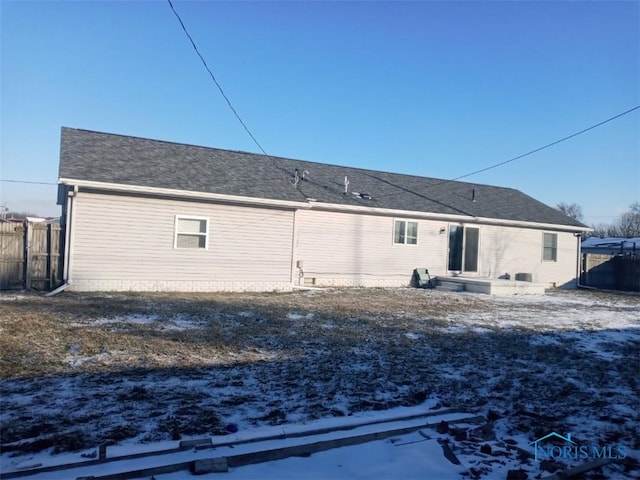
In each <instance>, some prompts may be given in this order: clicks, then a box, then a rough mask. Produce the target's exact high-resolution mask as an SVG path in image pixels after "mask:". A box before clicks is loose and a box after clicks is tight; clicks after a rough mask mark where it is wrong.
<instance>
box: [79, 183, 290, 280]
mask: <svg viewBox="0 0 640 480" xmlns="http://www.w3.org/2000/svg"><path fill="white" fill-rule="evenodd" d="M74 200H75V202H76V203H75V210H76V211H75V222H74V226H73V237H74V239H73V245H72V254H73V267H72V272H71V275H72V281H73V282H74V284H75V285H81V284H82V285H87V284H92V285H96V288H97V289H100V288H101V287H100V285H101V283H100V282H103V281H104V282H110V283H108V284H109V285H113V284H114V282H115V283H117V282H120V283H117V284H118V285H120V284H121V285H122V288H121V289H123V290H136V289H137V288H138V285H145V288H146V285H149V284H150V282H157V283H158V285H160V284H162V285H166V284H168V283H170V282H173V284H174V285H175V287H173V288H174V290H183V291H184V290H196V291H197V290H199V289H202V290H203V291H204V290H209V289H215V288H213V287H211V285H213V283H215V282H218V283H221V284H222V283H225V284H230V282H233V283H235V284H236V285H239V284H242V286H241V288H238V289H244V288H245V287H246V289H252V288H253V286H254V285H256V284H258V283H263V284H265V285H267V284H276V283H278V284H282V283H286V284H287V285H290V284H291V249H292V235H293V233H292V232H293V211H291V210H285V209H267V208H253V207H246V206H233V205H221V204H212V203H206V202H193V201H185V200H168V199H159V198H148V197H146V198H145V197H128V196H125V195H103V194H97V193H87V192H80V193H79V194H78V196H77V197H76V198H75V199H74ZM176 215H178V216H179V217H196V218H200V219H208V222H207V223H208V231H209V232H208V238H207V249H206V250H201V249H193V248H175V242H176V240H175V232H176V220H175V218H176ZM143 282H144V283H143ZM117 288H120V287H117ZM141 288H142V287H141ZM167 288H169V287H167ZM225 288H226V287H225ZM268 289H269V290H271V289H272V288H268Z"/></svg>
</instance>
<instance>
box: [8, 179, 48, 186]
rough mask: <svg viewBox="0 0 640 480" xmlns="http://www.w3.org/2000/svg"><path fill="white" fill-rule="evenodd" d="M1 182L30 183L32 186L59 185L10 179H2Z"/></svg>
mask: <svg viewBox="0 0 640 480" xmlns="http://www.w3.org/2000/svg"><path fill="white" fill-rule="evenodd" d="M0 182H7V183H30V184H34V185H58V184H57V183H52V182H32V181H30V180H11V179H8V178H0Z"/></svg>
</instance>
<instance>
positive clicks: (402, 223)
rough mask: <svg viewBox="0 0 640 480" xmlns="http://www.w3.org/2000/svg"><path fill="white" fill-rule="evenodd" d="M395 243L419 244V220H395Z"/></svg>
mask: <svg viewBox="0 0 640 480" xmlns="http://www.w3.org/2000/svg"><path fill="white" fill-rule="evenodd" d="M393 243H395V244H401V245H417V244H418V222H412V221H408V220H394V222H393Z"/></svg>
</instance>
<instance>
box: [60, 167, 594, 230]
mask: <svg viewBox="0 0 640 480" xmlns="http://www.w3.org/2000/svg"><path fill="white" fill-rule="evenodd" d="M58 183H63V184H69V185H77V186H78V187H84V188H95V189H101V190H108V191H113V192H123V193H146V194H149V195H162V196H173V197H181V198H193V199H201V200H218V201H222V202H229V203H239V204H245V205H257V206H273V207H283V208H296V209H315V210H329V211H337V212H352V213H370V214H372V215H387V216H401V217H413V218H424V219H431V220H443V221H454V222H461V223H478V224H492V225H505V226H513V227H525V228H538V229H541V228H542V229H550V230H560V231H568V232H585V231H590V230H591V229H590V228H587V227H575V226H571V225H558V224H555V223H539V222H526V221H521V220H505V219H499V218H489V217H473V216H471V215H455V214H446V213H430V212H421V211H413V210H400V209H392V208H378V207H366V206H360V205H342V204H338V203H324V202H317V201H306V202H304V201H300V202H294V201H290V200H274V199H268V198H254V197H244V196H239V195H227V194H222V193H209V192H192V191H188V190H179V189H173V188H157V187H144V186H140V185H123V184H121V183H107V182H93V181H89V180H74V179H72V178H65V177H61V178H60V179H58Z"/></svg>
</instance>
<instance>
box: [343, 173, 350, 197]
mask: <svg viewBox="0 0 640 480" xmlns="http://www.w3.org/2000/svg"><path fill="white" fill-rule="evenodd" d="M344 193H345V194H346V193H349V179H348V178H347V177H344Z"/></svg>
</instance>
